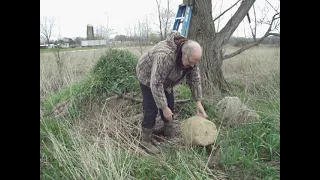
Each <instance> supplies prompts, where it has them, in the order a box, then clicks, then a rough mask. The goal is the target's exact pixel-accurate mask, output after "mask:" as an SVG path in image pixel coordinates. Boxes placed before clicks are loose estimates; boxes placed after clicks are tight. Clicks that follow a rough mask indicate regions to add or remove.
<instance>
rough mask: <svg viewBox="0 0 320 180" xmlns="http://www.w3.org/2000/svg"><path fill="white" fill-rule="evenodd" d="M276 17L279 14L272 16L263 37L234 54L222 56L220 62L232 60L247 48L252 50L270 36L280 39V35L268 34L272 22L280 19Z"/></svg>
mask: <svg viewBox="0 0 320 180" xmlns="http://www.w3.org/2000/svg"><path fill="white" fill-rule="evenodd" d="M277 15H280V13H276V14H275V15H273V17H272V21H271V23H270V25H269V28H268V30H267V32H266V33H265V34H264V36H262V37H261V38H260V39H259V40H258V41H255V42H252V43H249V44H246V45H244V46H242V47H241V48H240V49H239V50H237V51H235V52H233V53H230V54H227V55H224V56H223V57H222V60H225V59H229V58H232V57H234V56H236V55H238V54H240V53H242V52H243V51H245V50H247V49H249V48H252V47H254V46H257V45H258V44H259V43H260V42H262V41H263V40H264V39H265V38H267V37H268V36H270V35H273V36H278V37H280V33H270V31H271V28H272V24H273V22H274V21H275V20H276V19H279V18H280V16H279V17H276V16H277Z"/></svg>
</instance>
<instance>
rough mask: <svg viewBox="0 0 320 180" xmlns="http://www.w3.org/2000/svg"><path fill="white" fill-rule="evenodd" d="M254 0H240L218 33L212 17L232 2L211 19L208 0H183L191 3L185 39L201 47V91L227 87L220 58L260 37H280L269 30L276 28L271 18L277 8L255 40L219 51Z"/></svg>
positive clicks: (277, 17)
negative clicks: (187, 32) (263, 31)
mask: <svg viewBox="0 0 320 180" xmlns="http://www.w3.org/2000/svg"><path fill="white" fill-rule="evenodd" d="M239 2H240V1H237V2H236V3H235V4H237V3H239ZM254 2H255V0H242V1H241V4H240V6H239V7H238V9H237V10H236V12H235V13H234V14H233V15H232V17H231V18H230V19H229V21H228V22H227V23H226V25H225V26H224V27H223V28H222V29H221V30H220V31H219V32H216V29H215V21H214V20H216V19H218V18H220V17H221V16H222V15H223V14H224V13H225V12H226V11H228V10H230V9H231V8H232V7H234V6H235V5H233V6H232V7H231V8H228V9H227V10H226V11H225V12H223V13H222V14H221V15H220V16H218V17H217V18H215V19H213V17H212V0H203V1H191V2H190V1H184V3H191V4H192V5H193V10H192V18H191V22H190V29H189V35H188V38H189V39H193V40H196V41H198V42H199V43H200V44H201V46H202V48H203V57H202V59H201V63H200V68H201V76H202V86H203V88H204V91H208V90H210V89H212V88H215V87H218V88H219V90H221V91H225V90H228V89H229V87H230V86H229V85H228V83H227V82H226V80H225V78H224V76H223V73H222V69H221V66H222V61H223V60H225V59H228V58H231V57H234V56H236V55H238V54H240V53H241V52H243V51H245V50H247V49H249V48H251V47H253V46H256V45H258V44H259V43H260V42H261V41H263V39H265V38H266V37H268V36H270V35H277V36H280V33H279V34H278V33H273V32H272V30H273V29H275V27H276V28H277V27H278V26H279V25H280V23H278V24H277V25H274V23H275V21H276V20H279V19H280V11H276V13H275V14H274V16H273V17H272V19H271V20H270V21H269V22H268V24H269V28H268V30H267V31H266V33H265V35H264V36H262V37H261V38H260V39H259V40H255V41H254V42H251V43H249V44H245V45H244V46H242V47H241V48H240V49H239V50H237V51H235V52H233V53H231V54H224V53H223V52H222V49H223V47H224V45H226V43H227V42H228V40H229V38H230V37H231V35H232V34H233V32H234V31H235V30H236V29H237V27H238V26H239V24H240V23H241V22H242V21H243V19H244V18H245V17H246V16H248V12H249V10H250V8H251V7H252V6H253V4H254ZM248 18H249V16H248ZM253 32H255V31H253ZM254 37H255V35H254ZM255 39H256V38H255Z"/></svg>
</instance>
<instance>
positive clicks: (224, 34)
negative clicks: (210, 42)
mask: <svg viewBox="0 0 320 180" xmlns="http://www.w3.org/2000/svg"><path fill="white" fill-rule="evenodd" d="M254 2H255V0H245V1H242V2H241V5H240V7H239V8H238V10H237V11H236V12H235V13H234V15H233V16H232V18H231V19H230V20H229V21H228V22H227V24H226V25H225V26H224V27H223V28H222V29H221V31H220V32H219V33H217V34H216V38H215V46H216V47H222V46H223V45H225V44H226V43H227V42H228V40H229V38H230V37H231V35H232V34H233V32H234V31H235V30H236V29H237V27H238V26H239V24H240V23H241V21H242V20H243V18H244V17H245V16H246V15H247V13H248V11H249V9H250V8H251V6H252V5H253V3H254Z"/></svg>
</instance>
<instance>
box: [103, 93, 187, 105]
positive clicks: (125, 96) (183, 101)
mask: <svg viewBox="0 0 320 180" xmlns="http://www.w3.org/2000/svg"><path fill="white" fill-rule="evenodd" d="M114 93H115V94H117V95H114V96H111V97H109V98H107V99H106V101H110V100H113V99H118V98H124V99H128V100H131V101H133V102H137V103H142V102H143V100H142V99H137V98H134V97H131V96H128V95H125V94H121V93H117V92H114ZM189 101H191V99H183V100H175V101H174V102H175V103H177V104H182V103H187V102H189Z"/></svg>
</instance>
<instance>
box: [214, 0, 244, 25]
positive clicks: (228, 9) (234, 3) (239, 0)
mask: <svg viewBox="0 0 320 180" xmlns="http://www.w3.org/2000/svg"><path fill="white" fill-rule="evenodd" d="M240 1H241V0H238V1H237V2H236V3H234V4H233V5H232V6H231V7H229V8H228V9H226V10H225V11H223V12H222V13H221V14H220V15H219V16H217V17H216V18H214V20H213V21H216V20H217V19H219V18H220V17H221V16H223V15H224V14H225V13H226V12H228V11H229V10H230V9H232V8H233V7H234V6H235V5H237V4H238V2H240Z"/></svg>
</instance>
